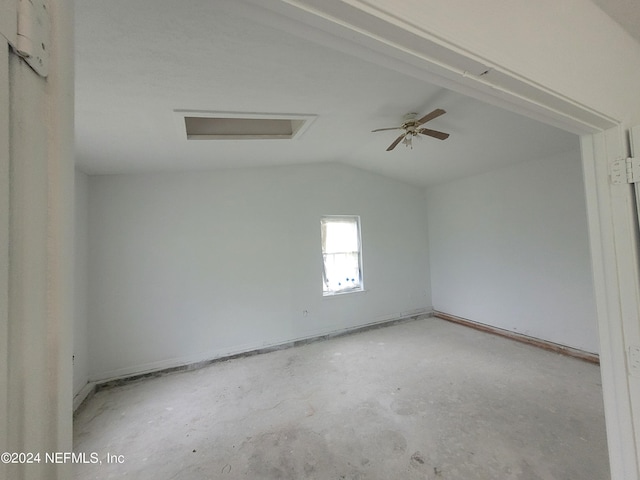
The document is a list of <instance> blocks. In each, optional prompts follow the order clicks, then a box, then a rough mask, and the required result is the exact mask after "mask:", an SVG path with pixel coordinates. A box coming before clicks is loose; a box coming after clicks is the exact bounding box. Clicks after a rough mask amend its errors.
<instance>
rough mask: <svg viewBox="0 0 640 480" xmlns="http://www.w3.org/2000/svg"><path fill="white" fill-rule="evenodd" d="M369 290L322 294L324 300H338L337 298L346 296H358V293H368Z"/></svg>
mask: <svg viewBox="0 0 640 480" xmlns="http://www.w3.org/2000/svg"><path fill="white" fill-rule="evenodd" d="M367 292H368V290H365V289H359V290H347V291H344V292H334V293H323V294H322V298H336V297H342V296H344V295H352V294H354V293H355V294H358V293H367Z"/></svg>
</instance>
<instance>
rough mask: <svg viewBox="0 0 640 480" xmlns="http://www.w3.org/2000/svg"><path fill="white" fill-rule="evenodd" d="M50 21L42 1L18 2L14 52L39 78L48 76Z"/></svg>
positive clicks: (22, 0)
mask: <svg viewBox="0 0 640 480" xmlns="http://www.w3.org/2000/svg"><path fill="white" fill-rule="evenodd" d="M50 34H51V21H50V19H49V11H48V10H47V6H46V4H45V1H44V0H20V1H19V2H18V38H17V41H16V45H15V47H14V50H15V52H16V53H17V54H18V55H19V56H21V57H22V58H24V60H25V61H26V62H27V63H28V64H29V66H30V67H31V68H33V69H34V70H35V72H36V73H37V74H38V75H40V76H41V77H46V76H47V75H48V74H49V46H50Z"/></svg>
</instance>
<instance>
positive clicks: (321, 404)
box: [74, 318, 609, 480]
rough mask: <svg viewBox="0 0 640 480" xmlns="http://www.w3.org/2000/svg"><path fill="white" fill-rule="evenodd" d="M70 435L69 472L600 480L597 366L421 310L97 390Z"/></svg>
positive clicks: (185, 477)
mask: <svg viewBox="0 0 640 480" xmlns="http://www.w3.org/2000/svg"><path fill="white" fill-rule="evenodd" d="M74 430H75V442H74V443H75V445H74V447H75V451H76V452H85V453H86V454H87V455H89V454H90V453H92V452H97V453H98V454H99V455H100V457H101V459H102V460H103V463H102V464H101V465H77V466H76V471H75V478H77V479H90V478H122V477H127V478H135V479H154V480H159V479H162V480H168V479H174V478H175V479H181V480H190V479H193V480H203V479H296V480H300V479H336V480H338V479H363V480H364V479H372V480H376V479H380V480H391V479H403V480H406V479H421V480H424V479H437V480H440V479H456V480H475V479H478V480H479V479H482V480H488V479H500V480H508V479H520V480H533V479H536V480H538V479H543V480H551V479H554V480H560V479H562V480H577V479H580V480H589V479H593V480H604V479H607V478H609V465H608V456H607V445H606V436H605V425H604V414H603V406H602V392H601V385H600V371H599V368H598V367H597V366H596V365H592V364H589V363H585V362H583V361H580V360H576V359H572V358H567V357H563V356H560V355H558V354H555V353H550V352H546V351H543V350H539V349H537V348H535V347H531V346H528V345H523V344H519V343H515V342H513V341H510V340H506V339H503V338H499V337H496V336H492V335H489V334H486V333H481V332H478V331H474V330H471V329H468V328H466V327H462V326H459V325H455V324H451V323H448V322H445V321H443V320H439V319H435V318H421V319H419V320H416V321H411V322H407V323H403V324H399V325H395V326H390V327H386V328H380V329H376V330H370V331H367V332H363V333H358V334H353V335H349V336H344V337H340V338H335V339H332V340H328V341H322V342H316V343H312V344H309V345H305V346H301V347H296V348H291V349H287V350H281V351H276V352H272V353H268V354H264V355H258V356H253V357H247V358H240V359H235V360H229V361H225V362H221V363H217V364H213V365H211V366H209V367H207V368H203V369H200V370H195V371H190V372H183V373H175V374H171V375H167V376H164V377H160V378H151V379H146V380H141V381H137V382H135V383H131V384H128V385H125V386H122V387H116V388H112V389H109V390H103V391H100V392H98V393H97V394H96V395H95V397H93V398H92V399H91V400H90V401H89V402H87V403H86V404H85V405H84V406H83V407H82V408H81V410H80V412H79V413H78V415H77V417H76V420H75V429H74ZM107 453H109V454H111V455H122V456H123V457H121V458H120V460H123V463H121V464H120V463H111V464H107V463H106V461H105V456H106V455H107ZM112 458H113V457H112Z"/></svg>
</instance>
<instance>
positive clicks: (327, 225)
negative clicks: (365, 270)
mask: <svg viewBox="0 0 640 480" xmlns="http://www.w3.org/2000/svg"><path fill="white" fill-rule="evenodd" d="M321 226H322V259H323V264H322V285H323V287H322V292H323V295H334V294H336V293H345V292H354V291H361V290H362V252H361V248H360V217H357V216H335V217H322V220H321Z"/></svg>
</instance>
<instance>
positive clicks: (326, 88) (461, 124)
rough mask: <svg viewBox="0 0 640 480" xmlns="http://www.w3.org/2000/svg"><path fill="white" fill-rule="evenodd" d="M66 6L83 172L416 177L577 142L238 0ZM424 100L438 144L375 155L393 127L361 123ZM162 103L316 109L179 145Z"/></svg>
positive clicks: (445, 175) (393, 119)
mask: <svg viewBox="0 0 640 480" xmlns="http://www.w3.org/2000/svg"><path fill="white" fill-rule="evenodd" d="M75 5H76V23H77V26H76V57H77V59H76V142H77V163H78V165H79V167H80V168H81V169H82V170H83V171H85V172H87V173H89V174H108V173H129V172H143V171H144V172H147V171H159V170H186V169H213V168H236V167H257V166H272V165H289V164H304V163H312V162H341V163H345V164H349V165H352V166H355V167H358V168H362V169H366V170H369V171H373V172H377V173H380V174H384V175H387V176H390V177H394V178H397V179H400V180H403V181H406V182H409V183H412V184H416V185H422V186H426V185H432V184H436V183H442V182H446V181H450V180H452V179H455V178H460V177H464V176H469V175H474V174H478V173H481V172H485V171H488V170H491V169H495V168H498V167H501V166H506V165H509V164H513V163H518V162H523V161H527V160H533V159H537V158H542V157H548V156H553V155H556V154H560V153H563V152H566V151H568V150H571V149H576V148H578V138H577V136H576V135H574V134H571V133H567V132H564V131H561V130H559V129H557V128H554V127H550V126H547V125H545V124H542V123H540V122H538V121H535V120H531V119H528V118H525V117H522V116H520V115H517V114H514V113H510V112H507V111H505V110H501V109H499V108H497V107H494V106H490V105H487V104H484V103H481V102H479V101H477V100H474V99H471V98H468V97H465V96H462V95H460V94H457V93H454V92H452V91H449V90H446V89H444V88H441V87H436V86H434V85H430V84H428V83H425V82H424V81H423V80H420V79H417V78H414V77H410V76H408V75H406V74H403V73H399V72H398V71H396V70H393V69H391V68H389V67H387V66H384V65H382V64H380V63H379V62H370V61H365V60H363V59H361V58H358V57H356V56H354V55H352V54H350V53H347V52H352V51H353V50H352V49H349V48H346V44H344V45H345V48H341V42H344V41H343V40H340V41H337V40H336V41H335V42H333V43H332V45H331V46H327V42H325V43H324V44H320V43H317V42H315V41H311V40H309V39H308V38H309V37H310V36H311V35H310V34H309V35H305V29H304V28H300V26H299V25H297V26H295V25H293V23H292V22H293V20H290V19H285V18H275V14H273V13H271V14H266V12H265V11H264V10H262V9H260V8H259V7H256V6H255V5H252V4H249V3H245V2H244V1H241V0H215V1H211V0H109V1H104V0H83V1H81V2H76V4H75ZM289 27H290V28H289ZM309 33H311V32H309ZM389 65H391V64H389ZM434 108H443V109H445V110H447V114H446V115H444V116H442V117H439V118H437V119H435V120H433V121H432V122H430V123H429V124H428V125H427V127H429V128H433V129H436V130H442V131H445V132H449V133H450V134H451V137H450V138H449V139H448V140H446V141H439V140H435V139H431V138H421V139H420V140H419V141H415V142H414V148H413V150H410V149H408V148H406V147H404V146H402V145H399V146H398V147H397V148H396V149H395V150H394V151H393V152H386V151H385V149H386V147H387V146H388V145H389V144H390V143H391V142H392V141H393V140H394V138H395V137H396V136H397V134H398V133H397V132H394V131H391V132H379V133H371V130H372V129H374V128H379V127H388V126H394V125H397V124H399V123H401V121H402V117H403V115H404V114H406V113H408V112H417V113H418V114H425V113H427V112H429V111H431V110H433V109H434ZM174 110H211V111H227V112H252V113H276V114H310V115H317V118H316V120H315V121H314V122H313V124H312V125H311V126H310V127H309V129H308V130H307V131H306V132H305V133H304V134H303V135H302V136H301V137H300V138H299V139H295V140H244V141H236V140H217V141H202V140H200V141H187V140H185V139H184V136H183V133H182V132H181V131H180V128H179V124H180V122H179V117H178V116H177V115H176V114H175V113H174Z"/></svg>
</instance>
